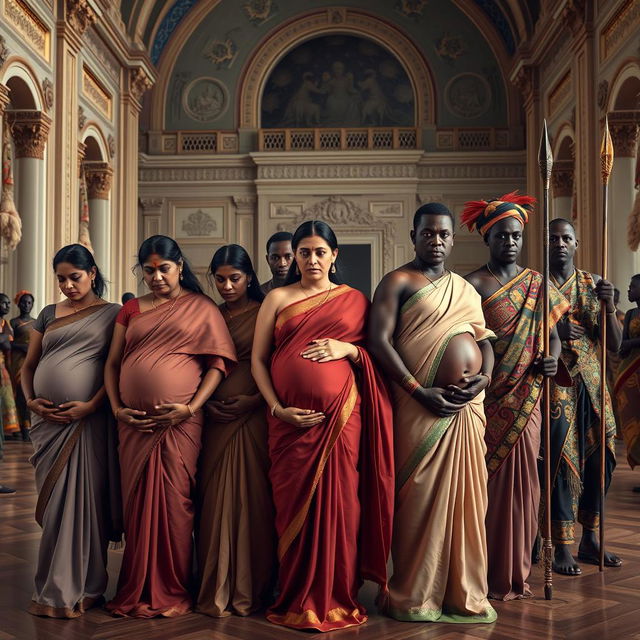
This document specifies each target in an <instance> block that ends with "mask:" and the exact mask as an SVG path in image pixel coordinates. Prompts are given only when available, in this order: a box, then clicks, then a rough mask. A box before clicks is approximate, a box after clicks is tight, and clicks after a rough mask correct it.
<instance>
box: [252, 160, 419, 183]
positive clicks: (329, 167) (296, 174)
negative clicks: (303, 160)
mask: <svg viewBox="0 0 640 640" xmlns="http://www.w3.org/2000/svg"><path fill="white" fill-rule="evenodd" d="M416 175H417V172H416V165H415V164H342V165H336V164H318V165H313V164H287V165H262V166H259V167H258V180H331V179H338V180H340V179H342V180H344V179H355V180H366V179H372V178H373V179H379V178H415V177H416Z"/></svg>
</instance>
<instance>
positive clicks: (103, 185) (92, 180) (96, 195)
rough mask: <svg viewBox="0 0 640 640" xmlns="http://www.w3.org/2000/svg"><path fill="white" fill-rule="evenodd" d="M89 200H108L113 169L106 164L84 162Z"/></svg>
mask: <svg viewBox="0 0 640 640" xmlns="http://www.w3.org/2000/svg"><path fill="white" fill-rule="evenodd" d="M84 175H85V177H86V180H87V192H88V194H89V200H108V199H109V192H110V191H111V182H112V179H113V169H112V168H111V165H110V164H109V163H108V162H85V163H84Z"/></svg>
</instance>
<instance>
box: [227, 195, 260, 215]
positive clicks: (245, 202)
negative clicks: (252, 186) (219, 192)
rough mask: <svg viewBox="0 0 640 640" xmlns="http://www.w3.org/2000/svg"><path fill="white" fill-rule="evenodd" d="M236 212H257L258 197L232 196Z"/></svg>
mask: <svg viewBox="0 0 640 640" xmlns="http://www.w3.org/2000/svg"><path fill="white" fill-rule="evenodd" d="M231 199H232V200H233V204H234V205H235V207H236V212H237V213H239V214H247V213H251V214H253V213H255V210H256V203H257V202H258V198H257V197H256V196H254V195H248V196H247V195H245V196H232V198H231Z"/></svg>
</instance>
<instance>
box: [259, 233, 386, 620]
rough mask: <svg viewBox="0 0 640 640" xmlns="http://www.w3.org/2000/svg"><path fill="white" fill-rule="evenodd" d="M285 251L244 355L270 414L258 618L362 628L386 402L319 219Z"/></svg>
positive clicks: (377, 519)
mask: <svg viewBox="0 0 640 640" xmlns="http://www.w3.org/2000/svg"><path fill="white" fill-rule="evenodd" d="M292 244H293V250H294V254H295V262H294V264H293V265H292V267H291V271H290V276H289V278H288V282H289V284H288V286H284V287H281V288H279V289H274V290H273V291H271V292H270V293H269V295H268V296H267V298H266V299H265V301H264V303H263V305H262V307H261V309H260V312H259V314H258V320H257V322H256V333H255V338H254V346H253V354H252V371H253V375H254V378H255V380H256V383H257V385H258V387H259V389H260V392H261V393H262V396H263V397H264V399H265V401H266V402H267V404H268V406H269V413H270V416H269V456H270V459H271V471H270V478H271V483H272V486H273V498H274V503H275V507H276V530H277V534H278V558H279V561H280V573H279V595H278V598H277V600H276V602H275V604H274V605H273V607H272V608H271V610H270V611H269V613H268V615H267V618H268V620H270V621H271V622H273V623H275V624H280V625H284V626H288V627H292V628H295V629H315V630H318V631H331V630H333V629H340V628H344V627H349V626H354V625H359V624H362V623H364V622H366V620H367V616H366V612H365V610H364V608H363V607H362V605H361V604H359V603H358V601H357V593H358V589H359V587H360V585H361V584H362V579H363V578H366V579H369V580H373V581H375V582H377V583H378V584H379V585H380V587H381V588H382V589H383V590H386V586H387V573H386V562H387V557H388V554H389V547H390V542H391V528H392V518H393V443H392V438H393V434H392V417H391V406H390V402H389V397H388V393H387V390H386V388H385V386H384V383H383V382H382V380H381V378H380V376H379V375H378V373H377V372H376V370H375V369H374V367H373V364H372V362H371V359H370V357H369V355H368V354H367V352H366V351H365V350H364V349H363V348H362V347H361V346H359V345H361V344H363V342H364V340H365V336H366V322H367V317H368V313H369V306H370V305H369V301H368V300H367V299H366V298H365V296H364V295H363V294H362V293H360V292H359V291H356V290H355V289H352V288H351V287H348V286H346V285H338V284H337V283H336V282H335V280H336V279H337V278H336V277H335V275H334V273H335V265H334V262H335V260H336V257H337V255H338V248H337V241H336V237H335V234H334V233H333V231H332V230H331V228H330V227H329V226H328V225H326V224H325V223H323V222H320V221H310V222H305V223H303V224H302V225H301V226H300V227H299V228H298V230H297V231H296V233H295V234H294V237H293V241H292ZM330 278H331V279H330ZM274 349H275V351H274ZM272 354H273V355H272Z"/></svg>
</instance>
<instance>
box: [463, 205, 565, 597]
mask: <svg viewBox="0 0 640 640" xmlns="http://www.w3.org/2000/svg"><path fill="white" fill-rule="evenodd" d="M533 202H534V199H533V198H531V197H529V196H518V195H517V194H516V193H515V192H514V193H509V194H506V195H504V196H502V197H501V198H499V199H495V200H489V201H486V200H478V201H474V202H468V203H467V204H466V205H465V209H464V211H463V214H462V221H463V223H465V224H467V226H468V227H469V230H471V231H473V230H474V229H476V230H477V231H478V232H479V233H480V235H481V236H482V237H483V238H484V241H485V244H486V245H487V247H488V248H489V261H488V262H487V263H486V264H485V265H484V266H483V267H481V268H480V269H478V270H476V271H474V272H473V273H470V274H469V275H467V276H466V279H467V280H468V281H469V282H470V283H471V284H472V285H473V286H474V287H475V289H476V290H477V291H478V293H479V294H480V296H481V297H482V301H483V302H482V308H483V311H484V317H485V321H486V323H487V327H488V328H489V329H491V330H492V331H493V332H494V333H495V334H496V336H497V340H496V341H495V342H494V344H493V347H494V354H495V365H494V368H493V373H492V379H491V384H490V385H489V387H488V389H487V393H486V397H485V403H484V408H485V414H486V418H487V428H486V431H485V442H486V445H487V454H486V462H487V469H488V473H489V483H488V494H489V507H488V509H487V519H486V527H487V545H488V557H489V574H488V581H489V597H490V598H495V599H498V600H514V599H519V598H530V597H532V595H533V594H532V593H531V590H530V588H529V585H528V584H527V579H528V577H529V573H530V572H531V548H532V546H533V543H534V540H535V538H536V534H537V531H538V504H539V500H540V483H539V480H538V471H537V458H538V453H539V450H540V426H541V423H542V415H541V412H540V397H541V391H542V381H543V376H549V377H550V376H554V375H555V374H556V371H557V358H558V357H559V355H560V339H559V337H558V333H557V331H556V328H555V325H556V322H557V321H558V320H559V319H560V318H561V317H562V315H563V314H564V313H565V312H566V311H567V310H568V308H569V303H568V302H567V301H566V300H565V298H564V297H563V296H562V295H561V294H560V293H559V292H558V291H557V290H556V289H555V288H551V291H550V302H551V305H550V306H551V310H552V312H551V314H550V328H551V333H550V354H551V355H550V356H549V357H547V358H543V343H544V340H543V314H544V309H543V295H542V293H543V287H542V283H543V279H542V275H541V274H539V273H537V272H536V271H532V270H531V269H527V268H526V267H522V266H520V265H518V257H519V255H520V251H521V249H522V242H523V236H524V227H525V225H526V223H527V221H528V219H529V213H530V211H531V208H532V204H533Z"/></svg>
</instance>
